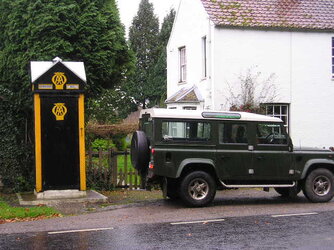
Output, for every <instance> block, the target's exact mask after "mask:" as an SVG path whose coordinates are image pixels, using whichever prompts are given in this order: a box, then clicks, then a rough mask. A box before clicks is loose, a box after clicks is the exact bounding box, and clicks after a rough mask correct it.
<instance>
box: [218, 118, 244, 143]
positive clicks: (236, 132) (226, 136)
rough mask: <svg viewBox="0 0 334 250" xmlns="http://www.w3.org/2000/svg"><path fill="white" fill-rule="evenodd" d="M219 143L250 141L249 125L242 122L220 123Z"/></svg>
mask: <svg viewBox="0 0 334 250" xmlns="http://www.w3.org/2000/svg"><path fill="white" fill-rule="evenodd" d="M219 143H220V144H223V143H248V139H247V125H246V124H240V123H237V124H236V123H221V124H219Z"/></svg>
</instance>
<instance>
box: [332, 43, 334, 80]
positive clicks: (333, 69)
mask: <svg viewBox="0 0 334 250" xmlns="http://www.w3.org/2000/svg"><path fill="white" fill-rule="evenodd" d="M332 79H333V80H334V37H332Z"/></svg>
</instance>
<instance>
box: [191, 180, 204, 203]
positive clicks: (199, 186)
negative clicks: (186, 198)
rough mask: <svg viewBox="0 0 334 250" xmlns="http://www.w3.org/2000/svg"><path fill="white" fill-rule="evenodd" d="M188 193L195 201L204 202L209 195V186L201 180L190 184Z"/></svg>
mask: <svg viewBox="0 0 334 250" xmlns="http://www.w3.org/2000/svg"><path fill="white" fill-rule="evenodd" d="M188 193H189V195H190V197H191V198H193V199H194V200H203V199H204V198H205V197H206V196H207V195H208V193H209V184H208V183H207V182H206V181H205V180H203V179H200V178H197V179H194V180H192V181H191V182H190V183H189V186H188Z"/></svg>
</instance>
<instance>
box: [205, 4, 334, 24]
mask: <svg viewBox="0 0 334 250" xmlns="http://www.w3.org/2000/svg"><path fill="white" fill-rule="evenodd" d="M201 1H202V3H203V6H204V8H205V10H206V11H207V13H208V14H209V17H210V19H211V20H212V21H213V22H214V24H216V25H220V26H237V27H263V28H289V29H311V30H312V29H313V30H334V1H333V0H201Z"/></svg>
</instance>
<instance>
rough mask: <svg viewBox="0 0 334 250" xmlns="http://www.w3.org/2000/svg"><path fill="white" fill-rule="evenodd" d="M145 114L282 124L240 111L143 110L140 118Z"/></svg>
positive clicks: (155, 116)
mask: <svg viewBox="0 0 334 250" xmlns="http://www.w3.org/2000/svg"><path fill="white" fill-rule="evenodd" d="M144 114H150V116H151V117H153V118H184V119H210V120H241V121H261V122H282V120H281V119H279V118H276V117H270V116H265V115H259V114H253V113H248V112H239V111H215V110H181V109H162V108H152V109H143V110H142V111H141V112H140V118H142V117H143V115H144Z"/></svg>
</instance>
